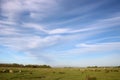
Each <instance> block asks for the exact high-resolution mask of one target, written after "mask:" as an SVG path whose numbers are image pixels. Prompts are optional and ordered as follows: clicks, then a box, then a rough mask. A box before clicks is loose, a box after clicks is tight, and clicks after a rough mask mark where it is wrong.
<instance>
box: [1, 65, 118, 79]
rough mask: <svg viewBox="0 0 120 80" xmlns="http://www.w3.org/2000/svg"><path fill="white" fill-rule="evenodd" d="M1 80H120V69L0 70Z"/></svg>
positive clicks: (3, 68)
mask: <svg viewBox="0 0 120 80" xmlns="http://www.w3.org/2000/svg"><path fill="white" fill-rule="evenodd" d="M0 80H120V68H10V67H9V68H5V67H1V68H0Z"/></svg>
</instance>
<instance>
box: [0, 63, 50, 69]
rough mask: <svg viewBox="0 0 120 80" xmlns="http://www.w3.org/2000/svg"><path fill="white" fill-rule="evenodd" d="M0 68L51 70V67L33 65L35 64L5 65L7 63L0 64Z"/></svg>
mask: <svg viewBox="0 0 120 80" xmlns="http://www.w3.org/2000/svg"><path fill="white" fill-rule="evenodd" d="M0 67H21V68H26V67H27V68H51V66H49V65H33V64H28V65H23V64H17V63H13V64H5V63H0Z"/></svg>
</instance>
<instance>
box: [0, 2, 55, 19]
mask: <svg viewBox="0 0 120 80" xmlns="http://www.w3.org/2000/svg"><path fill="white" fill-rule="evenodd" d="M56 4H57V3H56V1H55V0H51V1H48V0H25V1H23V0H5V1H4V2H2V5H1V9H2V12H1V14H2V15H3V16H5V17H7V18H8V20H10V21H11V20H12V21H13V20H14V21H15V20H16V19H18V20H19V17H22V16H21V14H22V13H24V12H29V13H30V15H31V14H33V13H34V16H35V15H36V14H38V13H39V17H40V16H41V15H42V16H41V17H43V16H44V15H48V12H50V11H51V10H54V9H55V8H54V7H55V6H56ZM34 16H33V15H31V16H30V17H33V18H34ZM44 17H45V16H44ZM35 18H36V17H35Z"/></svg>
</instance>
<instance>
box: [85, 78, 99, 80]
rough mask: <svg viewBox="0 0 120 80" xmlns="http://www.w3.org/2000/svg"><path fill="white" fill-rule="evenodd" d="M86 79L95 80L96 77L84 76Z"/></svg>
mask: <svg viewBox="0 0 120 80" xmlns="http://www.w3.org/2000/svg"><path fill="white" fill-rule="evenodd" d="M86 80H97V78H96V77H86Z"/></svg>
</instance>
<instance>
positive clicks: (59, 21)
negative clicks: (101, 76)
mask: <svg viewBox="0 0 120 80" xmlns="http://www.w3.org/2000/svg"><path fill="white" fill-rule="evenodd" d="M0 63H19V64H48V65H51V66H82V67H83V66H94V65H96V66H119V65H120V0H0Z"/></svg>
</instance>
